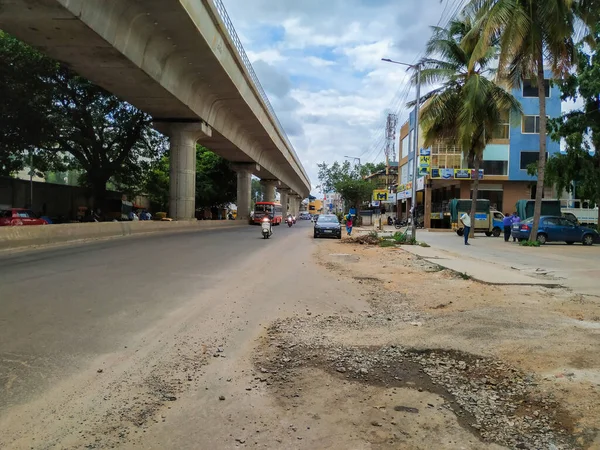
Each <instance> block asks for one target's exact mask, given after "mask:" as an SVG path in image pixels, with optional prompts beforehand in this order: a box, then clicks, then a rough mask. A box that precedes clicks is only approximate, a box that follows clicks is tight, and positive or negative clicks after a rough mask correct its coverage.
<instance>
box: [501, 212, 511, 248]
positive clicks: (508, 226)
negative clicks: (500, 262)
mask: <svg viewBox="0 0 600 450" xmlns="http://www.w3.org/2000/svg"><path fill="white" fill-rule="evenodd" d="M512 223H513V216H512V215H510V213H504V219H502V225H504V242H508V241H509V239H510V230H511V227H512Z"/></svg>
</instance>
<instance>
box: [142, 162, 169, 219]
mask: <svg viewBox="0 0 600 450" xmlns="http://www.w3.org/2000/svg"><path fill="white" fill-rule="evenodd" d="M144 191H145V193H146V194H147V195H148V197H149V198H150V202H151V204H152V209H153V210H154V211H155V212H157V211H160V212H167V211H168V210H169V152H168V151H167V152H166V153H165V154H164V155H163V156H162V157H160V158H159V159H157V160H156V161H153V162H152V163H151V164H150V168H149V170H148V174H147V175H146V180H145V185H144Z"/></svg>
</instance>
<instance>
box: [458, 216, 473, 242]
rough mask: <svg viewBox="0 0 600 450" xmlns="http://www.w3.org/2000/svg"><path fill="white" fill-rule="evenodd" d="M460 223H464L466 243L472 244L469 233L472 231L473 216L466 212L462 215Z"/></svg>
mask: <svg viewBox="0 0 600 450" xmlns="http://www.w3.org/2000/svg"><path fill="white" fill-rule="evenodd" d="M460 223H462V225H463V231H464V237H465V245H471V244H469V234H470V233H471V217H470V216H469V213H464V214H463V215H462V216H460Z"/></svg>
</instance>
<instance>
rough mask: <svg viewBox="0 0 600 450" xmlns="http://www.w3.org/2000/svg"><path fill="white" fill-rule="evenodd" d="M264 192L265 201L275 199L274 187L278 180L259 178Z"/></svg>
mask: <svg viewBox="0 0 600 450" xmlns="http://www.w3.org/2000/svg"><path fill="white" fill-rule="evenodd" d="M260 183H261V184H262V186H263V189H264V193H265V202H274V201H275V188H276V187H277V185H278V184H279V181H278V180H260Z"/></svg>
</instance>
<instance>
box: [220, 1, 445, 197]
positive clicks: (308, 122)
mask: <svg viewBox="0 0 600 450" xmlns="http://www.w3.org/2000/svg"><path fill="white" fill-rule="evenodd" d="M223 3H224V4H225V7H226V9H227V11H228V13H229V16H230V18H231V20H232V22H233V25H234V27H235V29H236V31H237V34H238V35H239V37H240V39H241V41H242V44H243V46H244V48H245V50H246V53H247V55H248V57H249V59H250V61H251V63H252V65H253V67H254V70H255V72H256V74H257V75H258V78H259V80H260V82H261V84H262V86H263V88H264V89H265V91H266V92H267V95H268V96H269V99H270V101H271V104H272V105H273V107H274V109H275V111H276V113H277V116H278V118H279V121H280V122H281V124H282V125H283V128H284V130H285V132H286V133H287V135H288V137H289V139H290V141H291V142H292V144H293V146H294V148H295V150H296V153H297V154H298V156H299V158H300V160H301V161H302V164H303V165H304V168H305V170H306V171H307V173H308V176H309V177H310V180H311V184H312V189H313V190H312V192H313V194H316V193H317V192H318V191H317V189H316V185H318V178H317V173H318V168H317V164H318V163H321V162H323V161H324V162H327V163H333V162H334V161H340V162H341V161H343V160H344V156H352V157H360V158H361V163H363V164H364V163H366V162H379V161H383V160H384V154H383V149H384V147H385V136H384V129H385V124H386V117H387V114H388V113H390V112H392V113H397V114H398V117H399V125H401V124H402V123H404V122H405V121H406V120H407V118H408V112H407V108H406V102H407V101H408V100H412V99H413V98H414V96H415V94H414V91H413V90H412V89H410V86H408V80H409V73H408V72H407V71H406V69H405V68H404V67H403V66H399V65H395V64H390V63H385V62H382V61H381V58H391V59H393V60H397V61H402V62H407V63H414V62H416V61H417V59H418V58H419V57H420V56H422V52H423V50H424V47H425V43H426V41H427V40H428V38H429V36H430V34H431V30H430V26H432V25H437V24H438V23H439V22H440V20H442V23H445V21H446V20H447V19H448V16H449V15H450V13H451V9H452V4H453V3H455V1H454V2H453V1H452V0H449V1H446V0H444V1H443V2H440V0H327V1H323V0H251V1H248V0H223ZM397 145H398V139H396V147H397Z"/></svg>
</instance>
